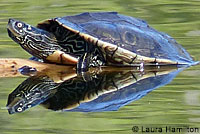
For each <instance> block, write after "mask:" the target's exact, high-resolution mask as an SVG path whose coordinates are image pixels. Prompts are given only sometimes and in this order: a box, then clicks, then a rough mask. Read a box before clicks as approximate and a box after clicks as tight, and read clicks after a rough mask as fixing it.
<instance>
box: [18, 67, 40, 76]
mask: <svg viewBox="0 0 200 134" xmlns="http://www.w3.org/2000/svg"><path fill="white" fill-rule="evenodd" d="M18 71H19V72H20V73H21V74H23V75H33V74H35V73H36V72H37V70H36V68H33V67H29V66H23V67H21V68H19V69H18Z"/></svg>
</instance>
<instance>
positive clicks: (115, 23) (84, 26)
mask: <svg viewBox="0 0 200 134" xmlns="http://www.w3.org/2000/svg"><path fill="white" fill-rule="evenodd" d="M8 33H9V36H10V37H11V38H12V39H13V40H14V41H16V42H17V43H19V44H20V45H21V47H22V48H23V49H25V50H26V51H27V52H29V53H30V54H31V55H33V56H35V57H37V58H39V59H42V60H43V61H44V62H52V63H59V64H72V65H76V66H77V72H85V71H87V70H88V68H90V67H97V66H104V65H106V66H107V65H115V66H134V65H138V64H141V63H142V64H143V63H144V65H149V64H151V65H152V64H153V65H171V64H178V65H179V64H186V65H194V64H196V63H197V62H194V61H193V60H192V58H191V57H190V55H189V54H188V52H187V51H186V50H185V49H184V48H182V47H181V46H180V45H179V44H177V42H176V41H175V40H174V39H173V38H171V37H170V36H168V35H167V34H165V33H161V32H158V31H156V30H155V29H153V28H151V27H150V26H149V25H148V24H147V23H146V22H145V21H143V20H140V19H136V18H133V17H129V16H125V15H120V14H118V13H116V12H100V13H82V14H79V15H75V16H66V17H61V18H60V17H58V18H53V19H49V20H46V21H44V22H42V23H39V24H38V25H37V27H33V26H31V25H29V24H26V23H24V22H21V21H18V20H14V19H10V20H9V22H8Z"/></svg>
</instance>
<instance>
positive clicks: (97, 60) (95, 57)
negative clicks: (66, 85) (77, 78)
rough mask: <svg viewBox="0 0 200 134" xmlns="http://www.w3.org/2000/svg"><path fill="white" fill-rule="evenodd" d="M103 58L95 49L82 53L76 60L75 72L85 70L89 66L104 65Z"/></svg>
mask: <svg viewBox="0 0 200 134" xmlns="http://www.w3.org/2000/svg"><path fill="white" fill-rule="evenodd" d="M104 65H105V60H104V57H103V56H102V55H101V54H97V53H96V52H95V51H93V52H89V53H84V54H83V55H82V56H81V57H80V58H79V60H78V63H77V73H83V72H87V71H88V70H89V68H90V67H99V66H104Z"/></svg>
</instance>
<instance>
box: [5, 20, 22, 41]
mask: <svg viewBox="0 0 200 134" xmlns="http://www.w3.org/2000/svg"><path fill="white" fill-rule="evenodd" d="M15 22H16V21H15V20H14V19H9V21H8V25H7V30H8V32H9V36H10V35H11V33H12V35H13V36H15V37H20V34H19V32H18V31H17V30H16V29H15V28H14V25H15Z"/></svg>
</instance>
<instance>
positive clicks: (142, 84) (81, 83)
mask: <svg viewBox="0 0 200 134" xmlns="http://www.w3.org/2000/svg"><path fill="white" fill-rule="evenodd" d="M117 70H118V71H116V70H115V71H103V72H98V73H94V72H92V73H86V74H85V75H84V77H81V76H79V75H77V76H74V77H68V76H67V75H66V77H68V79H66V80H65V81H63V82H59V83H56V82H54V81H53V80H52V78H50V77H48V76H46V75H39V74H38V75H36V76H31V77H29V78H28V79H27V80H25V81H24V82H22V83H21V84H20V85H19V86H18V87H17V88H16V89H15V90H14V91H13V92H12V93H11V94H10V95H9V97H8V103H7V107H8V111H9V113H10V114H13V113H17V112H23V111H25V110H26V109H28V108H31V107H33V106H35V105H39V104H41V105H43V106H44V107H46V108H48V109H52V110H70V111H82V112H93V111H107V110H117V109H118V108H119V107H121V106H123V105H125V104H128V103H130V102H132V101H134V100H137V99H140V98H141V97H143V96H145V95H146V94H147V93H148V92H150V91H151V90H153V89H155V88H158V87H159V86H163V85H165V84H167V83H168V82H170V81H171V80H172V79H173V78H174V77H175V76H176V74H177V73H178V72H179V71H180V70H179V69H178V70H177V68H175V69H171V70H165V71H161V72H157V71H149V72H148V71H147V72H143V73H141V72H137V71H132V70H120V69H117ZM61 79H64V78H61Z"/></svg>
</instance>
